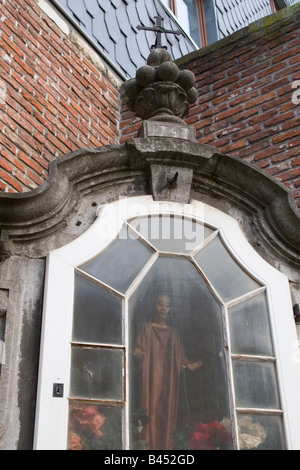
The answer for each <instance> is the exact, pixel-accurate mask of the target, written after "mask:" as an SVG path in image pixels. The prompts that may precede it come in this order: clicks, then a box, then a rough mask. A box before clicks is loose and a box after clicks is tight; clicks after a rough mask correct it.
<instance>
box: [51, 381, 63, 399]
mask: <svg viewBox="0 0 300 470" xmlns="http://www.w3.org/2000/svg"><path fill="white" fill-rule="evenodd" d="M63 395H64V384H53V396H54V397H63Z"/></svg>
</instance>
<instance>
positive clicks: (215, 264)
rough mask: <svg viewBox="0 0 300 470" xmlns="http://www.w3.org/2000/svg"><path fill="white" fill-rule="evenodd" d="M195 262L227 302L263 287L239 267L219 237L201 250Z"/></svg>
mask: <svg viewBox="0 0 300 470" xmlns="http://www.w3.org/2000/svg"><path fill="white" fill-rule="evenodd" d="M195 260H196V261H197V263H198V265H199V266H200V268H201V269H202V270H203V272H204V274H205V275H206V276H207V277H208V279H209V281H210V282H211V283H212V285H213V286H214V288H215V289H216V290H217V292H218V293H219V295H220V296H221V297H222V299H223V300H224V301H225V302H227V301H229V300H233V299H235V298H237V297H240V296H242V295H244V294H247V293H248V292H251V291H253V290H255V289H257V288H258V287H261V286H260V284H258V282H256V281H255V280H254V279H253V278H252V277H251V276H249V275H248V274H247V273H246V272H245V271H244V270H243V269H242V268H241V267H240V266H239V264H238V263H237V262H236V261H235V260H234V258H233V257H232V256H231V255H230V254H229V252H228V251H227V250H226V248H225V246H224V245H223V243H222V241H221V240H220V238H219V237H215V238H214V239H213V240H212V241H211V242H210V243H208V244H207V245H206V246H205V247H204V248H203V249H202V250H200V251H199V253H197V255H196V256H195Z"/></svg>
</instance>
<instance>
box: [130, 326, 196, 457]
mask: <svg viewBox="0 0 300 470" xmlns="http://www.w3.org/2000/svg"><path fill="white" fill-rule="evenodd" d="M136 346H137V347H138V348H139V349H140V350H141V351H142V353H143V367H142V392H141V409H143V410H146V411H147V413H148V415H149V416H150V417H151V422H150V423H148V424H146V425H145V426H144V430H143V434H144V439H145V440H146V441H147V442H148V443H149V449H152V450H155V449H156V450H168V449H171V448H172V434H173V432H174V431H175V428H176V421H177V408H178V395H179V381H180V373H181V369H182V366H183V365H185V364H187V363H188V362H189V361H187V359H186V357H185V353H184V350H183V348H182V346H181V342H180V337H179V334H178V332H177V330H175V329H174V328H170V327H163V326H158V325H154V324H152V323H144V324H143V325H142V328H141V332H140V334H139V337H138V340H137V345H136Z"/></svg>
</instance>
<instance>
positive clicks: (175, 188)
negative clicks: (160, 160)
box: [151, 165, 193, 204]
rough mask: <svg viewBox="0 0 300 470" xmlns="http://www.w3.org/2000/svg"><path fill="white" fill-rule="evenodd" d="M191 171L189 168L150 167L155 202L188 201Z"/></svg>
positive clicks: (191, 177) (186, 202)
mask: <svg viewBox="0 0 300 470" xmlns="http://www.w3.org/2000/svg"><path fill="white" fill-rule="evenodd" d="M192 179H193V170H191V169H190V168H183V167H176V166H166V165H151V184H152V195H153V199H154V200H155V201H173V202H182V203H184V204H188V203H189V201H190V193H191V184H192Z"/></svg>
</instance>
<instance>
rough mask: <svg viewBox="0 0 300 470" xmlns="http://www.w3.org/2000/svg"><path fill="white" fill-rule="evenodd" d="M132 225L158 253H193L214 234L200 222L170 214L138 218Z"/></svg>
mask: <svg viewBox="0 0 300 470" xmlns="http://www.w3.org/2000/svg"><path fill="white" fill-rule="evenodd" d="M130 224H131V225H132V226H133V227H134V228H135V230H137V231H138V232H139V233H140V234H141V235H142V236H143V237H144V238H146V239H147V240H149V242H150V243H151V244H152V245H153V246H154V247H155V248H156V249H157V250H158V251H163V252H172V253H191V252H193V251H194V250H195V249H196V248H198V247H199V246H200V244H201V243H202V242H203V240H205V238H207V237H208V236H209V235H211V234H212V233H213V230H212V229H210V228H209V227H206V226H205V225H203V224H201V223H200V222H197V221H195V220H192V219H190V218H187V217H179V216H172V215H170V214H168V215H150V216H148V217H147V216H146V217H138V218H136V219H133V220H131V222H130Z"/></svg>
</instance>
